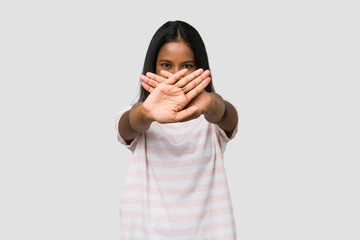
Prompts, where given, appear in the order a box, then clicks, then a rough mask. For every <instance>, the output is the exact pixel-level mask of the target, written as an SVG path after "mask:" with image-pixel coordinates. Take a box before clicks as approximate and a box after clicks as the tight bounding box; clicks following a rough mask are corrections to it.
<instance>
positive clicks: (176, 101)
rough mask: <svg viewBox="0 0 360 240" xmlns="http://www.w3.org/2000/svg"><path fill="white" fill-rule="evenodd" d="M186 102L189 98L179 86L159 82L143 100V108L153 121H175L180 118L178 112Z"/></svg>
mask: <svg viewBox="0 0 360 240" xmlns="http://www.w3.org/2000/svg"><path fill="white" fill-rule="evenodd" d="M188 103H189V100H188V98H187V97H186V95H185V94H184V92H183V90H182V89H181V88H178V87H176V86H174V85H169V84H165V83H161V84H159V85H158V86H157V88H156V89H154V91H153V92H152V93H151V94H150V95H149V96H148V98H147V99H146V100H145V102H144V108H145V109H146V110H147V111H148V112H150V114H151V117H152V118H153V119H154V120H155V121H158V122H161V123H166V122H175V121H178V120H179V119H180V118H181V116H180V115H179V112H180V111H181V110H183V109H184V107H185V106H186V105H187V104H188Z"/></svg>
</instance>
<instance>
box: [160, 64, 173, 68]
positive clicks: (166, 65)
mask: <svg viewBox="0 0 360 240" xmlns="http://www.w3.org/2000/svg"><path fill="white" fill-rule="evenodd" d="M160 66H162V67H166V68H169V67H171V65H170V63H161V64H160Z"/></svg>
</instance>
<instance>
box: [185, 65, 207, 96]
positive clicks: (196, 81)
mask: <svg viewBox="0 0 360 240" xmlns="http://www.w3.org/2000/svg"><path fill="white" fill-rule="evenodd" d="M209 76H210V71H209V70H206V71H205V72H203V73H202V74H201V75H200V76H199V77H197V78H195V79H194V80H192V81H190V82H189V83H187V84H186V85H185V87H183V91H184V93H187V92H189V91H191V90H192V89H194V88H195V87H196V86H198V85H199V84H200V83H201V82H202V81H204V80H205V79H206V78H207V77H209ZM182 80H183V79H181V80H180V81H182ZM180 81H179V82H180ZM179 82H178V83H179Z"/></svg>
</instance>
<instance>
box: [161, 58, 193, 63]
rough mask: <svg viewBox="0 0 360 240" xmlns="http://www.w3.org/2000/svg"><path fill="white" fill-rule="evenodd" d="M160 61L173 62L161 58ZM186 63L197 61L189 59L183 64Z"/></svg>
mask: <svg viewBox="0 0 360 240" xmlns="http://www.w3.org/2000/svg"><path fill="white" fill-rule="evenodd" d="M159 62H169V63H171V61H170V60H167V59H160V60H159ZM184 63H195V61H193V60H189V61H185V62H183V63H182V64H184Z"/></svg>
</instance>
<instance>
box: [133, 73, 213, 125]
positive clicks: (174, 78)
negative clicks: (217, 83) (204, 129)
mask: <svg viewBox="0 0 360 240" xmlns="http://www.w3.org/2000/svg"><path fill="white" fill-rule="evenodd" d="M186 73H187V69H183V70H180V71H179V72H177V73H175V74H171V73H169V72H167V71H161V74H162V75H163V76H165V77H162V76H159V75H156V74H154V73H151V72H148V73H146V75H140V79H141V80H142V83H141V85H142V86H143V87H144V88H145V89H146V90H147V91H148V92H149V93H150V94H149V96H148V97H147V99H146V100H145V101H144V103H143V106H144V109H145V111H146V112H147V114H148V118H149V119H150V120H153V121H157V122H160V123H172V122H180V121H188V120H190V119H193V118H196V117H198V116H200V115H201V114H203V113H205V112H206V111H207V108H208V105H209V104H210V101H211V97H210V95H209V94H207V92H206V91H204V89H205V88H206V86H207V85H208V84H209V83H210V80H211V79H210V77H209V76H210V71H209V70H206V71H204V70H203V69H201V68H200V69H197V70H196V71H194V72H192V73H190V74H189V75H187V76H184V75H185V74H186ZM183 76H184V77H183Z"/></svg>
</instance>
